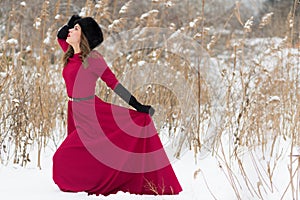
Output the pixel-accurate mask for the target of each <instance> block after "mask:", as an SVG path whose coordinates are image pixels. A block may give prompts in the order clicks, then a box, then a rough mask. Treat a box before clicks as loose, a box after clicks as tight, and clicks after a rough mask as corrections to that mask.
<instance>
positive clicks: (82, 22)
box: [75, 17, 103, 49]
mask: <svg viewBox="0 0 300 200" xmlns="http://www.w3.org/2000/svg"><path fill="white" fill-rule="evenodd" d="M75 24H79V26H80V27H81V31H82V33H83V34H84V35H85V37H86V38H87V40H88V42H89V46H90V48H91V49H94V48H95V47H96V46H98V45H100V44H101V43H102V41H103V34H102V30H101V28H100V26H99V25H98V23H97V22H96V21H95V20H94V19H93V18H92V17H84V18H81V19H79V20H77V21H76V22H75Z"/></svg>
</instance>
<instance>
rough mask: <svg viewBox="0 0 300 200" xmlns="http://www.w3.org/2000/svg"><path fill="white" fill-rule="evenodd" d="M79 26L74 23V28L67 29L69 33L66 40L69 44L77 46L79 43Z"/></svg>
mask: <svg viewBox="0 0 300 200" xmlns="http://www.w3.org/2000/svg"><path fill="white" fill-rule="evenodd" d="M80 37H81V27H80V26H79V25H78V24H76V25H75V26H74V28H71V29H69V34H68V37H67V40H66V42H67V43H68V44H70V45H71V46H78V45H79V44H80Z"/></svg>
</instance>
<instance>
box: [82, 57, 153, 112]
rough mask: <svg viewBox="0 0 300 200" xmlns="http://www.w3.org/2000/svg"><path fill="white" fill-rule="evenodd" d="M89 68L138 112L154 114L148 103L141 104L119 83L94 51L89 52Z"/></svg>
mask: <svg viewBox="0 0 300 200" xmlns="http://www.w3.org/2000/svg"><path fill="white" fill-rule="evenodd" d="M88 64H89V67H90V69H91V70H92V71H93V72H94V73H96V74H97V76H99V77H100V78H101V79H102V80H103V81H104V82H105V83H106V85H107V86H108V87H110V88H111V89H112V90H113V91H114V92H115V93H116V94H117V95H119V96H120V97H121V98H122V99H123V100H124V101H125V102H126V103H128V104H129V105H130V106H132V107H133V108H135V109H136V110H137V111H139V112H144V113H148V114H150V115H151V116H152V115H153V114H154V112H155V111H154V109H153V108H152V107H151V106H149V105H143V104H141V103H140V102H138V101H137V99H136V98H135V97H134V96H133V95H132V94H131V93H130V92H129V91H128V90H127V89H126V88H125V87H124V86H123V85H122V84H121V83H119V81H118V79H117V78H116V76H115V74H114V73H113V72H112V71H111V70H110V68H109V67H108V66H107V64H106V62H105V60H104V59H103V57H102V56H101V55H100V54H99V53H97V52H96V51H93V52H91V55H90V57H89V58H88Z"/></svg>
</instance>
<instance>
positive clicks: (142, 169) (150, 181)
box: [53, 97, 182, 195]
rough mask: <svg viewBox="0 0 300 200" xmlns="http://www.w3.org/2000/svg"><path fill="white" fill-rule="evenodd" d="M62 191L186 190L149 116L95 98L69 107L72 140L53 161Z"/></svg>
mask: <svg viewBox="0 0 300 200" xmlns="http://www.w3.org/2000/svg"><path fill="white" fill-rule="evenodd" d="M53 180H54V182H55V183H56V184H57V185H58V187H59V188H60V189H61V190H62V191H66V192H82V191H84V192H87V193H88V194H96V195H99V194H101V195H109V194H114V193H117V192H118V191H123V192H129V193H132V194H154V195H164V194H166V195H172V194H178V193H179V192H181V191H182V188H181V186H180V184H179V182H178V180H177V177H176V175H175V173H174V171H173V168H172V166H171V164H170V163H169V160H168V157H167V155H166V153H165V151H164V149H163V146H162V143H161V141H160V139H159V136H158V134H157V131H156V129H155V127H154V125H153V121H152V119H151V117H150V116H149V115H148V114H145V113H139V112H137V111H134V110H131V109H127V108H123V107H120V106H116V105H112V104H109V103H106V102H103V101H102V100H101V99H99V98H98V97H95V99H92V100H87V101H80V102H71V101H69V103H68V135H67V137H66V139H65V140H64V141H63V143H62V144H61V145H60V147H59V148H58V149H57V151H56V152H55V154H54V156H53Z"/></svg>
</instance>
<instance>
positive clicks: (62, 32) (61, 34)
mask: <svg viewBox="0 0 300 200" xmlns="http://www.w3.org/2000/svg"><path fill="white" fill-rule="evenodd" d="M78 19H81V17H80V16H79V15H72V17H71V18H70V19H69V21H68V23H67V24H66V25H64V26H63V27H61V28H60V29H59V30H58V32H57V37H58V38H59V39H67V37H68V34H69V29H71V28H74V26H75V22H76V20H78Z"/></svg>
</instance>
